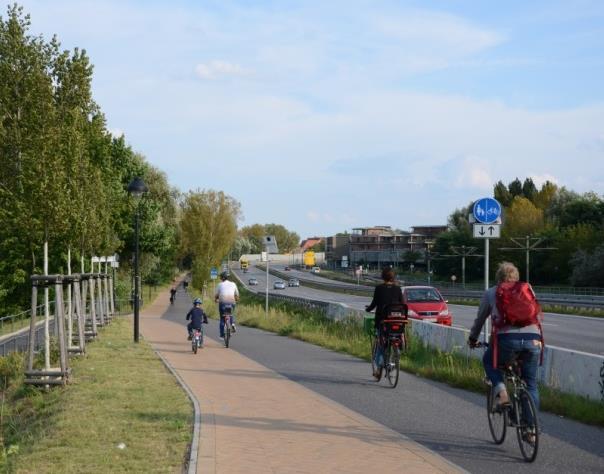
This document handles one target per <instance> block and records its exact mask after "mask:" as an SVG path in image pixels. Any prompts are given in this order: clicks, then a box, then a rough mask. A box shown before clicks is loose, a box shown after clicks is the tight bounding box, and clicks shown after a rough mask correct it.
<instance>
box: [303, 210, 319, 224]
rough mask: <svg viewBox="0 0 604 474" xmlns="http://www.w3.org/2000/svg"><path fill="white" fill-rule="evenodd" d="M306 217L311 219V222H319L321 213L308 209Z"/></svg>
mask: <svg viewBox="0 0 604 474" xmlns="http://www.w3.org/2000/svg"><path fill="white" fill-rule="evenodd" d="M306 218H307V219H308V220H309V221H311V222H318V221H319V218H320V215H319V213H318V212H316V211H307V212H306Z"/></svg>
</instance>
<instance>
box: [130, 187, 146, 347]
mask: <svg viewBox="0 0 604 474" xmlns="http://www.w3.org/2000/svg"><path fill="white" fill-rule="evenodd" d="M147 191H148V189H147V186H146V185H145V182H144V181H143V180H142V179H141V178H139V177H136V178H134V179H133V180H132V181H131V182H130V184H129V185H128V193H129V194H130V195H131V196H132V197H134V198H135V199H136V213H135V218H134V342H138V334H139V312H140V311H139V310H140V294H139V292H140V275H139V247H138V241H139V232H140V198H141V197H142V196H143V194H145V193H146V192H147Z"/></svg>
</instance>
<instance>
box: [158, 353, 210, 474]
mask: <svg viewBox="0 0 604 474" xmlns="http://www.w3.org/2000/svg"><path fill="white" fill-rule="evenodd" d="M154 352H155V353H156V354H157V356H158V357H159V358H160V359H161V361H162V362H163V363H164V365H165V366H166V368H167V369H168V370H169V371H170V372H171V373H172V375H174V378H175V379H176V381H177V382H178V383H179V384H180V386H181V387H182V388H183V389H184V391H185V392H186V394H187V396H188V397H189V399H190V400H191V402H192V403H193V408H194V410H195V422H194V424H193V439H192V440H191V451H190V455H189V466H188V469H187V471H186V472H187V474H196V472H197V458H198V456H199V438H200V433H201V410H200V408H199V402H198V401H197V398H195V395H193V392H191V389H190V388H189V386H188V385H187V384H186V383H185V381H184V380H183V379H182V377H181V376H180V375H178V372H176V370H174V368H173V367H172V366H171V365H170V363H169V362H168V361H167V360H166V358H165V357H164V356H163V355H161V353H160V352H158V351H154Z"/></svg>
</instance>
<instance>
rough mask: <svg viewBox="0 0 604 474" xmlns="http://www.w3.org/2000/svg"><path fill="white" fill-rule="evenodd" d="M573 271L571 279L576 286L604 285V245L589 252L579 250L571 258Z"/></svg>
mask: <svg viewBox="0 0 604 474" xmlns="http://www.w3.org/2000/svg"><path fill="white" fill-rule="evenodd" d="M571 265H572V267H573V273H572V275H571V278H570V281H571V283H572V284H573V285H576V286H597V287H602V286H604V245H600V246H598V247H596V248H595V249H594V251H593V252H591V253H589V252H587V251H585V250H579V251H578V252H577V253H575V255H573V258H572V259H571Z"/></svg>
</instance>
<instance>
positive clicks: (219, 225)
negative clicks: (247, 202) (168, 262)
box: [181, 190, 240, 288]
mask: <svg viewBox="0 0 604 474" xmlns="http://www.w3.org/2000/svg"><path fill="white" fill-rule="evenodd" d="M239 217H240V204H239V202H237V201H236V200H235V199H233V198H232V197H230V196H227V195H226V194H225V193H223V192H222V191H212V190H208V191H199V190H198V191H194V192H193V191H192V192H189V193H188V194H186V195H185V197H184V201H183V204H182V219H181V238H182V241H181V245H182V250H181V252H182V253H183V254H190V255H192V257H193V282H192V283H193V286H195V287H196V288H202V287H203V286H204V284H205V282H206V281H207V280H208V279H209V277H210V269H211V268H212V267H213V266H219V264H220V262H221V260H222V259H223V258H224V257H225V256H226V255H227V253H228V251H229V249H230V248H231V247H232V246H233V242H234V241H235V237H236V236H237V220H238V219H239Z"/></svg>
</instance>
